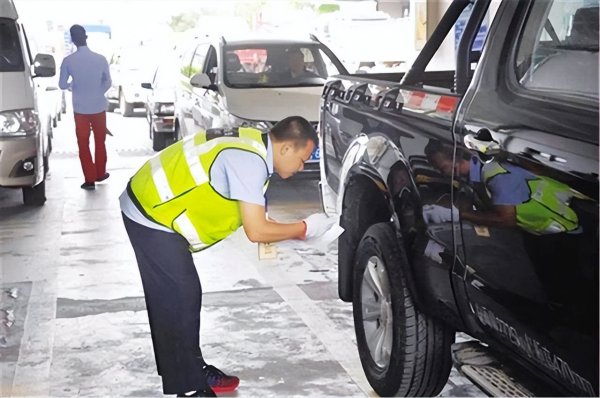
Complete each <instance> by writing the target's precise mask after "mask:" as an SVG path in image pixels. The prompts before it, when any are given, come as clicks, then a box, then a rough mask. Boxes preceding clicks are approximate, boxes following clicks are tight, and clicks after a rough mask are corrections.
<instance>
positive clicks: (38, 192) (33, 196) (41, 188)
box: [23, 180, 46, 206]
mask: <svg viewBox="0 0 600 398" xmlns="http://www.w3.org/2000/svg"><path fill="white" fill-rule="evenodd" d="M45 202H46V180H44V181H42V182H40V183H39V184H37V185H36V186H35V187H23V203H24V204H25V206H42V205H43V204H44V203H45Z"/></svg>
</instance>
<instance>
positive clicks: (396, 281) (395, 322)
mask: <svg viewBox="0 0 600 398" xmlns="http://www.w3.org/2000/svg"><path fill="white" fill-rule="evenodd" d="M407 261H408V260H407V257H406V255H405V253H404V251H403V249H402V246H401V245H400V244H399V242H398V239H397V238H396V234H395V232H394V230H393V228H392V226H391V225H390V224H389V223H379V224H375V225H373V226H371V227H370V228H369V229H368V230H367V231H366V233H365V234H364V236H363V238H362V240H361V241H360V244H359V246H358V250H357V252H356V262H355V265H354V289H353V293H354V294H353V313H354V329H355V331H356V340H357V343H358V352H359V356H360V361H361V363H362V367H363V370H364V371H365V374H366V376H367V379H368V380H369V384H371V387H373V389H374V390H375V391H376V392H377V393H378V394H379V395H381V396H405V397H406V396H435V395H437V394H439V392H440V391H441V390H442V388H443V387H444V385H445V383H446V382H447V380H448V376H449V374H450V368H451V364H452V362H451V348H450V347H451V345H452V343H453V342H454V331H452V330H451V329H450V328H448V327H447V326H446V325H444V324H443V323H441V322H440V321H438V320H436V319H433V318H431V317H429V316H427V315H425V314H423V313H421V312H420V311H419V310H417V308H415V306H414V303H413V300H412V298H411V294H410V291H409V289H408V286H407V283H406V279H405V275H404V273H403V268H402V264H403V263H404V264H406V262H407ZM367 269H369V270H370V271H371V272H368V276H366V277H365V275H366V274H365V271H366V270H367ZM373 272H374V273H375V275H376V276H377V277H378V278H379V277H380V278H381V279H378V281H379V284H378V285H375V284H372V283H369V282H371V281H373V279H372V278H373V276H372V275H373ZM369 278H371V281H369ZM386 281H387V287H386ZM375 286H379V288H377V287H375ZM378 289H381V290H379V293H377V292H378ZM363 295H364V296H365V297H363ZM364 313H370V317H369V318H368V319H367V320H366V321H365V317H364V316H363V314H364ZM390 317H391V319H390ZM386 326H387V327H386ZM378 333H383V334H382V336H384V337H386V336H387V339H385V338H383V337H382V338H377V336H379V334H378ZM382 342H383V343H382ZM378 343H380V344H378ZM369 344H371V348H370V347H369Z"/></svg>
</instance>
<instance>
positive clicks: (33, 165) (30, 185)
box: [0, 0, 56, 206]
mask: <svg viewBox="0 0 600 398" xmlns="http://www.w3.org/2000/svg"><path fill="white" fill-rule="evenodd" d="M18 18H19V16H18V13H17V10H16V8H15V5H14V3H13V1H12V0H0V82H2V84H1V85H0V98H2V101H0V186H2V187H10V188H21V189H22V190H23V202H24V203H25V204H26V205H31V206H41V205H43V204H44V202H45V201H46V184H45V183H46V173H47V171H48V162H49V156H50V150H51V144H50V135H49V131H51V128H52V122H51V119H50V117H49V115H50V112H46V111H44V110H43V105H41V104H40V98H41V96H42V93H40V89H39V88H38V86H37V84H36V81H37V80H38V79H39V78H44V77H50V76H54V75H55V73H56V64H55V61H54V58H53V57H52V55H49V54H37V55H36V56H35V58H33V57H32V55H31V53H30V50H29V48H30V47H29V44H28V41H27V36H26V35H25V27H24V26H23V25H22V24H21V23H20V22H19V20H18ZM40 108H42V111H40ZM44 115H46V116H48V117H44Z"/></svg>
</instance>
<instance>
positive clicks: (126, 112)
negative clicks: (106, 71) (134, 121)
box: [119, 93, 133, 117]
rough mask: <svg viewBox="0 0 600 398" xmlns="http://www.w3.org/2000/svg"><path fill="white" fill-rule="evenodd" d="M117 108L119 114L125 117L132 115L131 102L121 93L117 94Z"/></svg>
mask: <svg viewBox="0 0 600 398" xmlns="http://www.w3.org/2000/svg"><path fill="white" fill-rule="evenodd" d="M119 109H121V115H123V116H125V117H129V116H132V115H133V104H131V103H129V102H127V101H125V96H124V95H123V93H121V95H120V96H119Z"/></svg>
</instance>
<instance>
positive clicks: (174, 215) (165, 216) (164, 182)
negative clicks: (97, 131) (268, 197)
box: [128, 128, 267, 251]
mask: <svg viewBox="0 0 600 398" xmlns="http://www.w3.org/2000/svg"><path fill="white" fill-rule="evenodd" d="M232 148H234V149H240V150H243V151H249V152H252V153H256V154H257V155H259V156H260V157H261V158H262V159H263V160H264V161H265V168H266V167H267V163H266V162H267V149H266V146H265V144H264V143H263V140H262V133H261V131H260V130H257V129H253V128H239V129H234V130H230V131H226V130H220V129H209V130H207V131H202V132H200V133H198V134H196V135H194V136H192V137H188V138H186V139H184V140H182V141H179V142H177V143H175V144H173V145H171V146H169V147H167V148H166V149H164V150H162V151H161V152H159V153H158V154H156V155H155V156H154V157H152V158H151V159H150V160H148V161H147V162H146V163H145V164H144V165H143V166H142V167H141V168H140V169H139V170H138V172H137V173H136V174H135V175H134V176H133V177H132V179H131V181H130V183H129V186H128V191H129V195H130V197H131V199H132V201H133V202H134V203H135V204H136V206H137V207H138V209H140V211H142V213H144V215H145V216H146V217H148V218H149V219H150V220H153V221H154V222H156V223H158V224H160V225H163V226H165V227H167V228H169V229H172V230H173V231H175V232H177V233H179V234H181V235H182V236H183V237H185V239H186V240H187V241H188V243H189V244H190V250H191V251H199V250H202V249H205V248H207V247H209V246H211V245H213V244H215V243H217V242H219V241H220V240H222V239H224V238H225V237H227V236H228V235H230V234H231V233H232V232H234V231H235V230H237V229H238V228H239V227H240V225H242V218H241V214H240V209H239V204H238V201H237V200H232V199H228V198H225V197H223V196H221V195H220V194H219V193H218V192H217V191H215V190H214V189H213V187H212V185H211V184H210V168H211V166H212V164H213V163H214V161H215V159H216V158H217V155H219V153H220V152H221V151H223V150H225V149H232ZM266 183H267V181H265V187H264V189H265V190H266Z"/></svg>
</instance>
